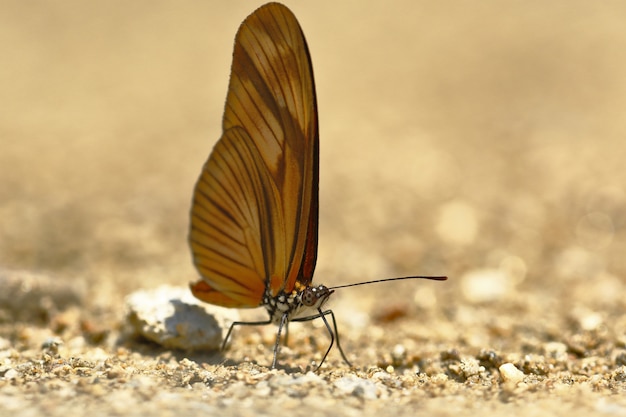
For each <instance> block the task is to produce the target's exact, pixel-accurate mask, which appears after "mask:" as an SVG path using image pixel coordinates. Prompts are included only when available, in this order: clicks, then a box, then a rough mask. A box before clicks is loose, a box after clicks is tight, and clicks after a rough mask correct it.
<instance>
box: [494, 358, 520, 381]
mask: <svg viewBox="0 0 626 417" xmlns="http://www.w3.org/2000/svg"><path fill="white" fill-rule="evenodd" d="M498 370H499V371H500V376H501V377H502V379H503V380H504V382H512V383H514V384H517V383H518V382H521V381H523V380H524V372H522V371H520V370H519V369H517V368H516V367H515V365H513V364H512V363H510V362H509V363H505V364H502V365H500V367H499V368H498Z"/></svg>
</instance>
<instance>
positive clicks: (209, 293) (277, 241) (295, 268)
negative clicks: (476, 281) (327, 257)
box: [189, 3, 446, 369]
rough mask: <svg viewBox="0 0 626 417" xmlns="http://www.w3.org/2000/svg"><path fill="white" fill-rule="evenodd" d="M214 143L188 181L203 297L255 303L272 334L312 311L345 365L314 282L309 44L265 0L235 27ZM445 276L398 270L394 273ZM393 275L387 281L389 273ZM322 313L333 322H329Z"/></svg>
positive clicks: (315, 152) (315, 142)
mask: <svg viewBox="0 0 626 417" xmlns="http://www.w3.org/2000/svg"><path fill="white" fill-rule="evenodd" d="M222 127H223V133H222V136H221V138H220V139H219V140H218V142H217V143H216V144H215V146H214V148H213V150H212V152H211V154H210V156H209V159H208V160H207V162H206V163H205V165H204V167H203V169H202V172H201V174H200V177H199V179H198V181H197V183H196V186H195V189H194V193H193V201H192V207H191V224H190V232H189V243H190V247H191V252H192V257H193V261H194V264H195V266H196V269H197V270H198V272H199V274H200V276H201V279H200V280H199V281H197V282H195V283H192V284H191V286H190V287H191V291H192V293H193V295H194V296H195V297H197V298H199V299H200V300H202V301H205V302H208V303H211V304H216V305H219V306H223V307H232V308H255V307H259V306H263V307H265V308H266V309H267V311H268V312H269V319H268V320H266V321H258V322H235V323H233V324H232V325H231V327H230V329H229V331H228V333H227V335H226V337H225V339H224V342H223V345H222V347H223V348H224V347H225V345H226V342H227V341H228V339H229V337H230V334H231V332H232V330H233V328H234V326H236V325H264V324H270V323H275V324H277V325H278V334H277V336H276V343H275V345H274V357H273V361H272V368H275V367H276V362H277V356H278V350H279V342H280V337H281V332H282V330H283V329H285V333H286V334H287V326H288V323H289V322H290V321H308V320H313V319H317V318H320V319H322V320H323V322H324V325H325V326H326V329H327V330H328V333H329V335H330V345H329V347H328V349H327V351H326V353H325V354H324V356H323V358H322V360H321V361H320V363H319V365H318V369H319V366H321V365H322V364H323V363H324V361H325V359H326V357H327V355H328V353H329V352H330V350H331V348H332V346H333V343H334V341H335V339H336V341H337V346H338V348H339V351H340V352H341V355H342V357H343V360H344V361H345V362H346V363H347V364H348V365H349V366H351V364H350V361H349V360H348V359H347V357H346V355H345V353H344V351H343V349H342V348H341V345H340V343H339V336H338V332H337V324H336V321H335V316H334V314H333V312H332V310H329V309H324V306H325V303H326V301H327V300H328V298H329V297H330V295H331V294H332V293H333V292H334V290H335V289H336V288H342V287H345V286H351V285H359V284H349V285H345V286H338V287H331V288H329V287H326V286H324V285H313V283H312V279H313V271H314V269H315V263H316V260H317V237H318V211H319V205H318V177H319V137H318V120H317V103H316V95H315V85H314V81H313V69H312V65H311V58H310V55H309V49H308V46H307V43H306V40H305V38H304V34H303V32H302V29H301V28H300V25H299V23H298V21H297V20H296V17H295V16H294V15H293V13H292V12H291V11H290V10H289V9H288V8H287V7H285V6H284V5H282V4H279V3H268V4H266V5H264V6H262V7H260V8H259V9H257V10H256V11H255V12H253V13H252V14H251V15H250V16H248V17H247V18H246V19H245V20H244V22H243V23H242V24H241V26H240V27H239V30H238V32H237V35H236V37H235V46H234V52H233V62H232V67H231V75H230V82H229V86H228V93H227V97H226V105H225V109H224V118H223V122H222ZM411 278H427V279H437V280H442V279H446V278H445V277H402V278H394V279H411ZM391 280H393V279H391ZM327 316H328V317H330V319H331V320H332V323H333V327H332V328H331V326H330V324H329V321H328V320H327Z"/></svg>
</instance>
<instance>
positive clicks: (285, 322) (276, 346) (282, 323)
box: [271, 313, 289, 369]
mask: <svg viewBox="0 0 626 417" xmlns="http://www.w3.org/2000/svg"><path fill="white" fill-rule="evenodd" d="M288 318H289V316H288V315H287V314H286V313H285V314H283V315H282V317H281V318H280V323H279V324H278V333H277V334H276V344H274V359H273V360H272V368H271V369H274V368H276V358H277V357H278V350H279V349H280V333H281V331H282V330H283V327H284V328H285V332H286V331H287V329H288V324H289V321H288Z"/></svg>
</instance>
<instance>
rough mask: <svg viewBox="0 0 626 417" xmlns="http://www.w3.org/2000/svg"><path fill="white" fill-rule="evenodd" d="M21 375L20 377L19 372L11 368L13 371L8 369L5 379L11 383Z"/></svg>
mask: <svg viewBox="0 0 626 417" xmlns="http://www.w3.org/2000/svg"><path fill="white" fill-rule="evenodd" d="M19 375H20V373H19V372H17V371H16V370H15V369H13V368H11V369H8V370H7V371H6V372H5V373H4V379H5V380H7V381H10V380H12V379H16V378H17V377H18V376H19Z"/></svg>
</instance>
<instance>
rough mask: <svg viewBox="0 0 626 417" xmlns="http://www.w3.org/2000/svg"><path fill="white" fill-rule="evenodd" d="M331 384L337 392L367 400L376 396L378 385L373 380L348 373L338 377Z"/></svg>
mask: <svg viewBox="0 0 626 417" xmlns="http://www.w3.org/2000/svg"><path fill="white" fill-rule="evenodd" d="M333 385H334V386H335V388H336V389H337V390H338V391H339V392H341V393H343V394H346V395H354V396H356V397H360V398H364V399H367V400H375V399H376V398H378V395H377V392H378V387H377V386H376V384H375V383H374V382H372V381H369V380H367V379H363V378H358V377H356V376H352V375H349V376H344V377H343V378H339V379H338V380H336V381H335V382H334V384H333Z"/></svg>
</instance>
